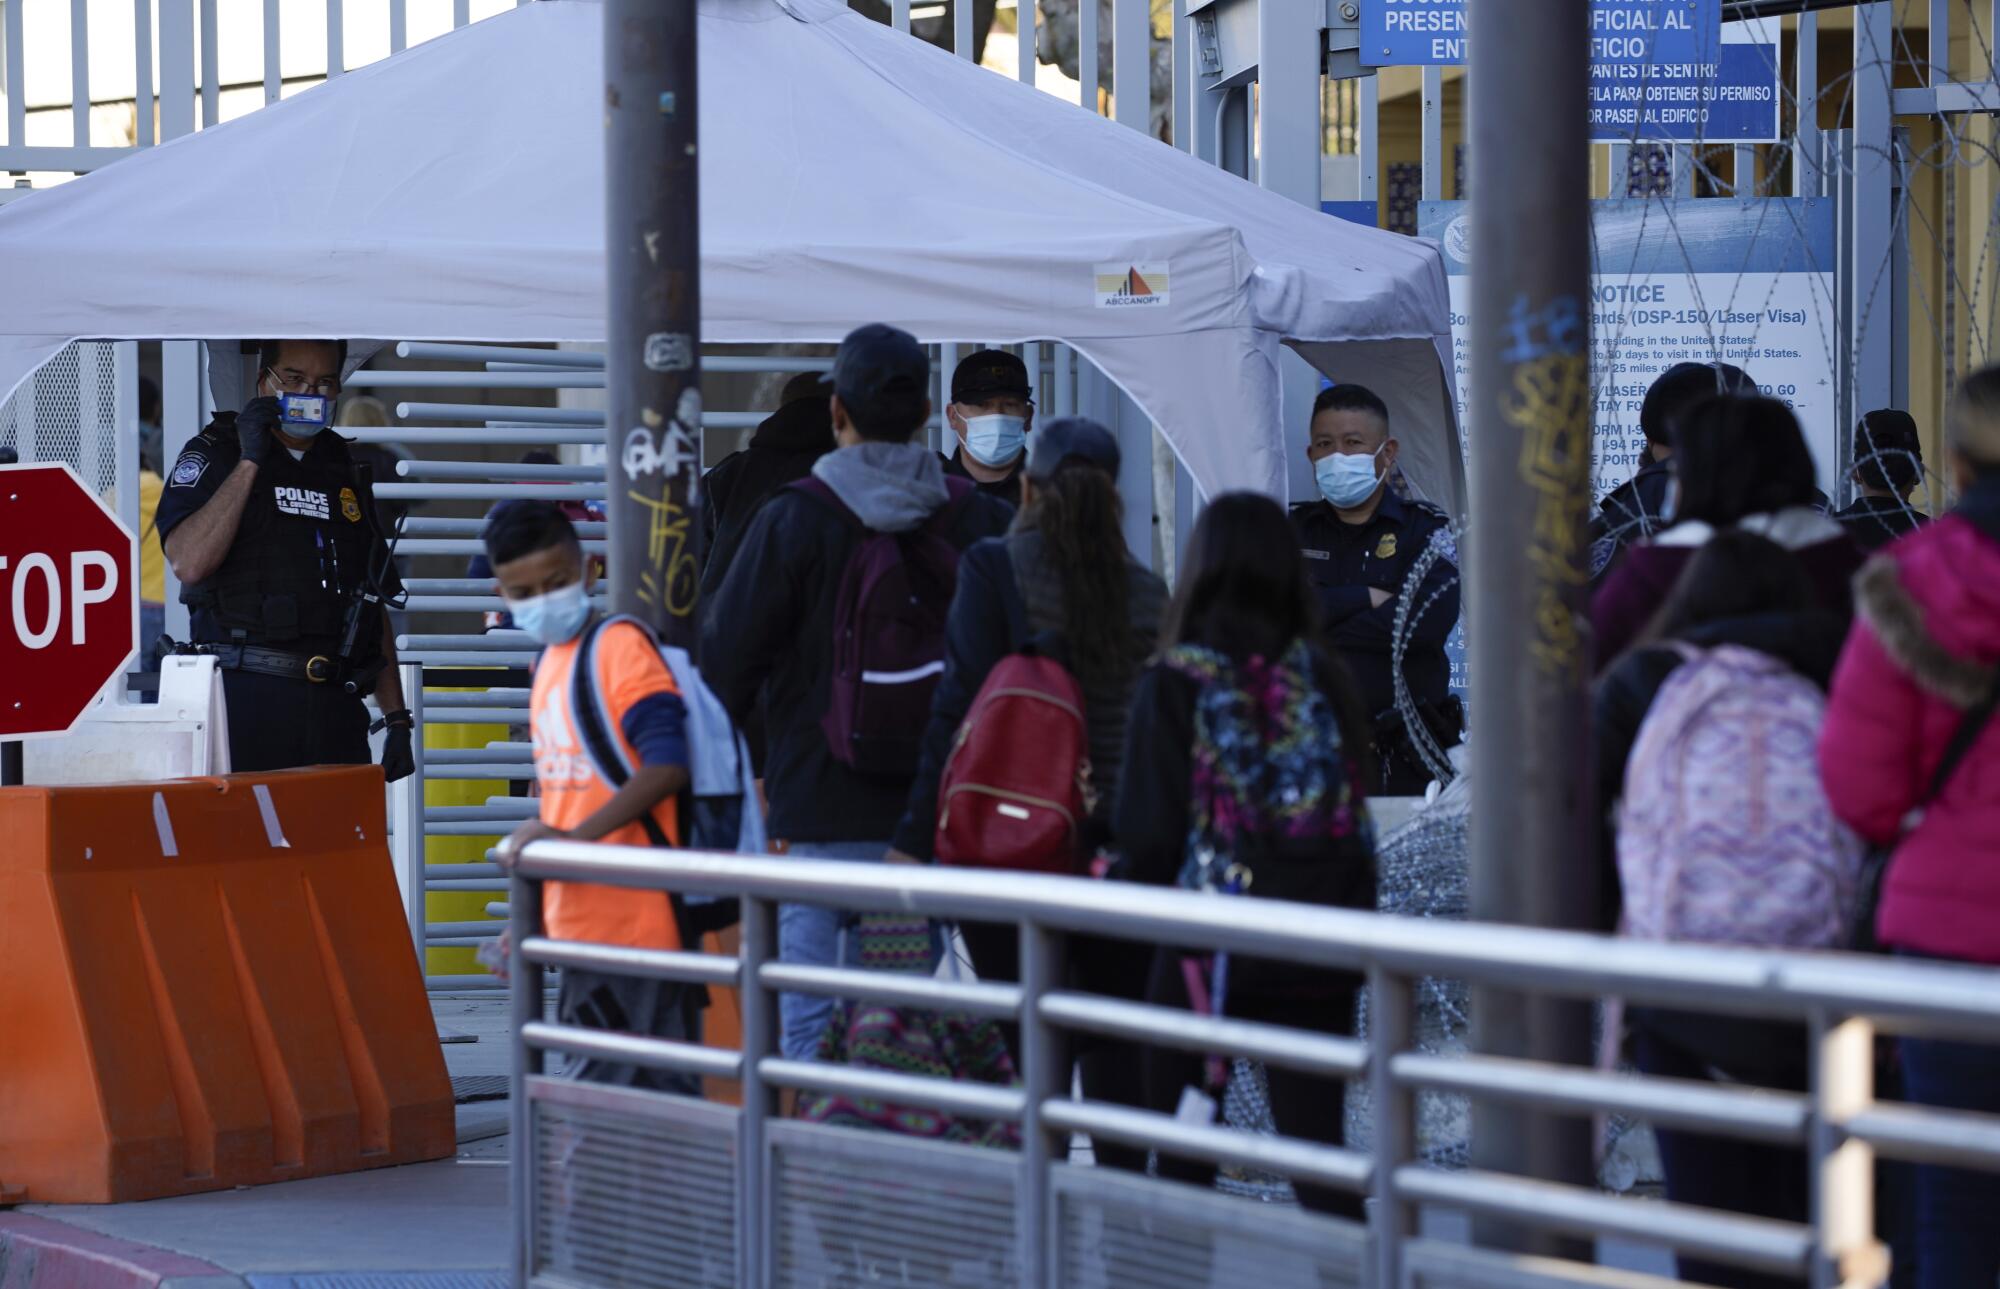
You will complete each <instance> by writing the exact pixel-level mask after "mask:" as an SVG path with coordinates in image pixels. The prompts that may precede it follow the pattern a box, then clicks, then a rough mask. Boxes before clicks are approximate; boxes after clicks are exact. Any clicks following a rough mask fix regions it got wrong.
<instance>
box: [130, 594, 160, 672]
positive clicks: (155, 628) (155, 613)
mask: <svg viewBox="0 0 2000 1289" xmlns="http://www.w3.org/2000/svg"><path fill="white" fill-rule="evenodd" d="M166 629H167V606H166V605H164V604H147V603H145V602H144V601H143V600H142V601H140V603H139V659H138V661H137V662H136V663H134V664H133V665H134V666H136V667H137V668H138V669H139V670H140V671H144V670H145V669H146V667H147V665H148V664H149V663H150V662H152V653H153V641H155V640H158V639H159V638H160V636H161V635H162V634H163V633H164V632H165V631H166Z"/></svg>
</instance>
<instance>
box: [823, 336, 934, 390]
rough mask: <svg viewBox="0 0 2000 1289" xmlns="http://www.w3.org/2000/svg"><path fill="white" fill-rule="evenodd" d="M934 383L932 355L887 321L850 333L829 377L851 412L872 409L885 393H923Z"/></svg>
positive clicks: (836, 356)
mask: <svg viewBox="0 0 2000 1289" xmlns="http://www.w3.org/2000/svg"><path fill="white" fill-rule="evenodd" d="M930 384H931V360H930V355H928V354H926V353H925V352H924V347H923V346H922V345H920V344H918V343H917V338H916V337H915V336H913V335H911V334H910V333H909V332H907V331H904V330H902V329H901V328H899V327H892V326H890V325H889V324H888V323H886V322H871V323H869V324H868V325H867V326H865V327H856V328H855V329H854V330H852V331H850V332H848V333H847V339H845V340H843V341H841V342H840V350H839V352H837V353H836V354H834V357H833V371H832V372H830V373H829V374H828V375H827V378H826V385H827V388H828V389H829V390H830V391H831V392H832V393H835V394H838V395H839V396H840V401H841V402H842V403H844V404H846V405H847V407H848V409H849V410H850V411H861V410H864V409H867V408H871V407H873V406H874V405H875V403H876V400H878V399H880V398H881V397H883V396H884V395H885V394H919V395H921V394H923V393H924V392H925V391H927V390H928V389H929V388H930Z"/></svg>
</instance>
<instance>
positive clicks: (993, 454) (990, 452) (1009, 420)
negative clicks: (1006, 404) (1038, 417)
mask: <svg viewBox="0 0 2000 1289" xmlns="http://www.w3.org/2000/svg"><path fill="white" fill-rule="evenodd" d="M960 437H961V438H962V440H963V441H964V443H965V450H966V451H967V452H969V453H971V454H972V459H973V460H975V461H977V462H979V464H981V465H984V466H995V467H998V466H1003V465H1006V464H1007V463H1008V462H1010V461H1012V460H1013V459H1014V458H1015V457H1017V456H1020V455H1021V449H1022V448H1023V447H1026V446H1027V443H1028V422H1027V418H1026V417H1021V416H1001V415H998V414H996V415H993V416H968V417H966V418H965V433H964V434H963V435H961V436H960Z"/></svg>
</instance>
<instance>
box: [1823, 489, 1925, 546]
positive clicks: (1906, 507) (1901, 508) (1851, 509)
mask: <svg viewBox="0 0 2000 1289" xmlns="http://www.w3.org/2000/svg"><path fill="white" fill-rule="evenodd" d="M1833 518H1834V519H1835V520H1836V521H1837V522H1838V523H1839V524H1840V526H1841V527H1842V528H1845V529H1846V530H1847V535H1848V536H1849V537H1851V538H1853V539H1854V544H1855V545H1856V546H1859V547H1860V548H1861V549H1862V550H1863V551H1865V552H1867V553H1868V554H1870V555H1873V554H1874V553H1875V552H1876V551H1878V550H1881V549H1882V548H1883V547H1884V546H1887V545H1888V544H1889V543H1890V542H1893V541H1895V540H1896V539H1897V538H1898V537H1901V536H1903V535H1905V534H1907V533H1914V532H1915V531H1917V529H1919V528H1921V527H1923V525H1924V524H1925V523H1926V522H1928V521H1929V519H1930V516H1928V515H1926V514H1924V513H1923V512H1922V511H1921V510H1918V509H1917V508H1916V507H1914V506H1912V505H1910V503H1909V502H1907V501H1904V500H1902V499H1901V498H1900V497H1856V498H1855V499H1854V502H1853V504H1852V505H1850V506H1848V507H1847V508H1845V509H1844V510H1836V511H1834V512H1833Z"/></svg>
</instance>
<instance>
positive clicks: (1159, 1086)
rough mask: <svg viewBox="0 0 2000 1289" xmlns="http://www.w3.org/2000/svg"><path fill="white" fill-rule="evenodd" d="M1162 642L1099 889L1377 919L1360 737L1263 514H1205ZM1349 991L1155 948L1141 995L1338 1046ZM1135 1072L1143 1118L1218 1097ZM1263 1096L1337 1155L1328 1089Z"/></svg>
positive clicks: (1302, 1187) (1271, 518) (1313, 1196)
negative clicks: (1371, 913)
mask: <svg viewBox="0 0 2000 1289" xmlns="http://www.w3.org/2000/svg"><path fill="white" fill-rule="evenodd" d="M1162 643H1163V645H1164V650H1163V652H1162V654H1161V655H1160V657H1159V659H1158V660H1157V661H1155V662H1154V663H1153V665H1152V666H1150V667H1149V668H1147V670H1146V671H1145V673H1144V674H1143V675H1142V676H1141V677H1140V678H1139V684H1138V687H1137V689H1136V690H1135V692H1134V695H1133V704H1132V717H1131V723H1130V728H1129V730H1128V731H1127V741H1126V751H1125V768H1124V774H1125V777H1124V780H1123V782H1122V783H1121V785H1120V787H1119V794H1118V808H1117V813H1116V817H1115V818H1116V828H1117V833H1116V836H1117V847H1118V851H1119V854H1120V860H1119V862H1118V864H1117V865H1116V867H1115V868H1114V869H1113V870H1112V876H1114V877H1117V878H1122V879H1125V880H1128V881H1134V882H1144V883H1148V884H1151V885H1156V886H1171V885H1179V886H1181V887H1184V888H1189V889H1196V890H1209V891H1217V892H1220V893H1222V894H1225V895H1249V896H1268V897H1271V898H1275V899H1286V900H1299V901H1304V902H1308V903H1314V904H1322V905H1331V906H1337V907H1345V908H1363V909H1373V908H1374V907H1375V844H1374V833H1373V830H1372V828H1371V827H1370V825H1369V822H1368V813H1367V807H1366V805H1365V803H1364V801H1363V784H1364V783H1366V782H1367V773H1368V767H1367V765H1366V764H1365V762H1366V759H1367V748H1368V738H1369V727H1368V723H1367V721H1366V720H1365V719H1364V718H1363V717H1362V714H1361V712H1360V710H1359V706H1358V703H1357V702H1356V700H1355V697H1354V690H1353V684H1352V682H1351V681H1350V680H1349V679H1348V677H1347V674H1346V672H1345V670H1344V669H1343V668H1342V667H1341V666H1340V664H1339V663H1338V662H1337V661H1335V659H1334V658H1333V657H1332V656H1331V655H1329V654H1328V653H1327V652H1326V651H1325V649H1324V648H1322V647H1321V645H1320V643H1319V641H1318V639H1317V631H1316V623H1315V613H1314V606H1313V598H1312V593H1311V589H1310V587H1309V585H1308V583H1307V578H1306V571H1305V561H1304V559H1303V557H1301V556H1300V554H1299V550H1298V543H1297V542H1296V541H1295V540H1294V539H1293V537H1292V530H1291V526H1290V523H1289V521H1288V520H1287V519H1286V517H1285V512H1284V510H1283V509H1282V508H1281V507H1280V506H1279V505H1278V503H1277V502H1275V501H1272V500H1271V499H1270V498H1268V497H1264V496H1261V495H1257V494H1254V493H1229V494H1226V495H1224V496H1220V497H1217V498H1215V499H1214V501H1212V502H1211V503H1210V504H1209V506H1208V508H1207V509H1206V510H1204V511H1203V512H1202V516H1201V520H1200V522H1199V523H1197V524H1196V526H1195V531H1194V534H1193V537H1192V539H1191V540H1190V542H1189V544H1188V549H1187V555H1186V557H1185V559H1184V562H1183V567H1182V570H1181V581H1180V589H1179V593H1178V594H1177V595H1176V597H1175V599H1174V603H1173V607H1172V610H1171V611H1170V613H1169V615H1168V622H1167V627H1166V631H1165V634H1164V637H1163V641H1162ZM1359 984H1360V978H1359V977H1358V976H1356V975H1354V974H1353V973H1351V972H1344V971H1333V970H1325V969H1320V968H1309V967H1299V966H1297V965H1296V964H1290V963H1282V962H1275V961H1266V960H1261V959H1254V958H1252V959H1244V960H1241V961H1237V962H1233V963H1227V964H1221V963H1215V962H1202V961H1199V960H1195V959H1190V958H1188V957H1187V956H1186V955H1184V954H1182V953H1180V952H1177V951H1174V950H1170V949H1160V950H1158V951H1156V952H1155V954H1154V955H1153V962H1152V970H1151V974H1150V978H1149V981H1148V987H1147V996H1148V997H1149V998H1150V999H1151V1000H1152V1001H1154V1002H1157V1003H1160V1004H1162V1005H1167V1006H1181V1007H1186V1006H1191V1005H1200V1006H1202V1007H1204V1008H1205V1009H1206V1010H1209V1011H1211V1012H1215V1013H1220V1014H1223V1015H1228V1016H1232V1017H1238V1018H1242V1019H1247V1020H1264V1021H1272V1022H1277V1023H1282V1024H1286V1025H1291V1026H1295V1027H1298V1028H1302V1029H1311V1030H1317V1031H1319V1032H1321V1033H1327V1034H1350V1033H1352V1032H1353V1029H1354V996H1355V990H1356V988H1357V987H1358V986H1359ZM1143 1066H1144V1069H1143V1090H1144V1096H1145V1101H1146V1104H1148V1105H1149V1106H1151V1107H1152V1108H1154V1109H1156V1110H1163V1111H1166V1112H1169V1113H1172V1112H1174V1111H1175V1109H1176V1107H1177V1106H1178V1104H1179V1102H1180V1099H1181V1097H1182V1095H1183V1093H1184V1091H1185V1089H1187V1088H1189V1087H1196V1088H1205V1089H1206V1090H1207V1091H1208V1092H1209V1094H1210V1095H1212V1096H1215V1097H1216V1098H1217V1099H1219V1098H1220V1094H1221V1092H1222V1090H1223V1089H1222V1088H1221V1087H1219V1086H1217V1082H1218V1077H1217V1071H1215V1070H1214V1069H1208V1070H1206V1071H1205V1070H1204V1062H1203V1060H1202V1058H1201V1057H1199V1056H1198V1055H1193V1054H1190V1053H1185V1052H1178V1051H1169V1050H1165V1049H1153V1050H1150V1051H1148V1053H1147V1054H1146V1059H1145V1061H1144V1063H1143ZM1269 1084H1270V1096H1271V1109H1272V1114H1273V1116H1274V1118H1275V1119H1276V1121H1277V1126H1278V1130H1279V1131H1280V1132H1283V1133H1285V1134H1286V1135H1288V1136H1293V1137H1298V1138H1302V1139H1305V1140H1309V1141H1316V1142H1320V1143H1324V1144H1327V1145H1337V1144H1339V1143H1340V1141H1341V1133H1342V1114H1343V1110H1342V1104H1343V1102H1342V1097H1341V1092H1340V1088H1339V1086H1338V1085H1329V1084H1327V1083H1326V1082H1324V1081H1322V1080H1320V1079H1317V1078H1315V1077H1312V1076H1309V1075H1304V1074H1299V1073H1295V1072H1293V1071H1289V1070H1285V1069H1281V1068H1279V1067H1277V1066H1272V1067H1271V1068H1270V1070H1269ZM1120 1099H1122V1098H1120ZM1160 1171H1161V1173H1162V1175H1164V1176H1168V1177H1173V1178H1177V1179H1180V1180H1184V1181H1192V1182H1197V1183H1199V1182H1205V1181H1207V1180H1208V1179H1209V1178H1210V1177H1211V1176H1212V1175H1213V1172H1214V1169H1213V1166H1212V1165H1207V1164H1200V1163H1196V1162H1191V1161H1187V1160H1181V1159H1175V1158H1169V1157H1167V1156H1165V1155H1162V1157H1161V1160H1160ZM1295 1189H1296V1191H1297V1193H1298V1196H1299V1200H1300V1202H1301V1203H1302V1204H1303V1205H1304V1206H1305V1207H1306V1208H1308V1209H1311V1210H1314V1211H1317V1212H1322V1213H1335V1214H1340V1215H1344V1216H1348V1217H1353V1218H1359V1217H1360V1216H1361V1201H1360V1199H1359V1198H1358V1197H1357V1196H1354V1195H1351V1194H1348V1193H1346V1192H1344V1191H1339V1190H1336V1189H1333V1188H1331V1187H1326V1186H1320V1185H1315V1184H1310V1183H1303V1182H1301V1183H1298V1184H1297V1185H1296V1187H1295Z"/></svg>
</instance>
